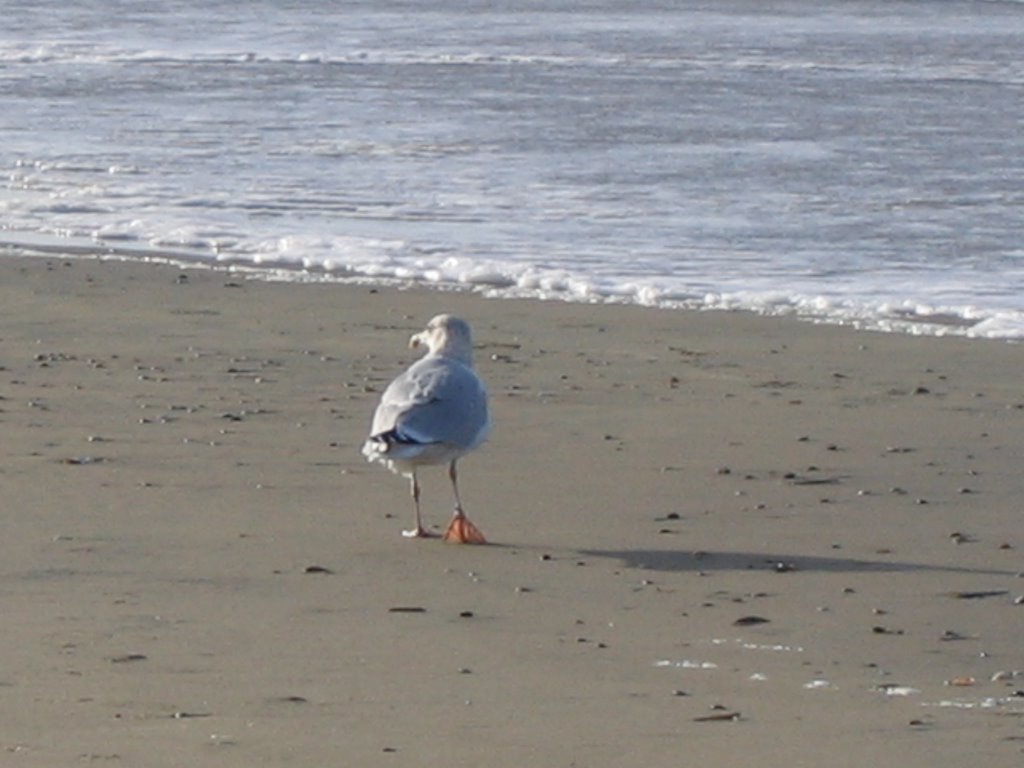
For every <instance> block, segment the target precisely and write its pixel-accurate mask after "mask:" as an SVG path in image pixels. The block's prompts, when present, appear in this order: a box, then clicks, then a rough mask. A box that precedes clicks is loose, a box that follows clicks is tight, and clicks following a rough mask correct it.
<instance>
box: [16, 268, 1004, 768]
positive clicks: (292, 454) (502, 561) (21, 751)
mask: <svg viewBox="0 0 1024 768" xmlns="http://www.w3.org/2000/svg"><path fill="white" fill-rule="evenodd" d="M442 311H448V312H453V313H456V314H459V315H461V316H463V317H465V318H466V319H467V320H469V321H470V323H471V324H472V326H473V329H474V333H475V342H476V360H477V369H478V371H479V373H480V375H481V376H482V377H483V378H484V380H485V381H486V382H487V385H488V387H489V391H490V396H491V411H492V418H493V422H494V428H493V433H492V437H491V439H490V441H489V442H488V443H487V444H486V445H485V446H484V447H483V448H482V449H481V450H480V451H478V452H477V453H475V454H473V455H471V456H469V457H466V458H465V459H464V460H463V461H462V462H461V464H460V469H461V474H460V484H461V488H462V491H463V497H464V501H465V504H466V510H467V512H468V513H469V515H470V517H471V518H472V519H473V520H474V522H476V523H477V524H478V525H479V526H480V528H481V529H482V530H483V531H484V532H485V533H486V535H487V536H488V538H489V540H490V541H491V542H492V544H491V545H489V546H483V547H474V546H458V545H446V544H444V543H443V542H440V541H437V540H422V541H419V540H406V539H403V538H402V536H401V533H400V532H401V530H402V529H403V528H405V527H408V526H409V524H410V522H411V514H412V513H411V502H410V500H409V497H408V489H407V485H406V483H405V481H404V480H403V479H402V478H400V477H397V476H394V475H391V474H390V473H388V472H386V471H384V470H383V469H381V468H380V467H378V466H373V465H369V464H367V463H366V462H365V461H364V459H363V457H362V456H361V455H360V452H359V447H360V445H361V444H362V441H363V439H364V437H365V434H366V430H367V427H368V424H369V419H370V415H371V413H372V411H373V408H374V406H375V404H376V401H377V399H378V398H379V395H380V392H381V390H382V389H383V387H384V386H386V384H387V382H388V381H389V380H390V379H391V378H392V377H393V376H394V375H396V374H397V373H398V372H400V371H401V370H402V369H403V368H404V366H406V365H407V364H408V363H409V362H411V361H412V360H413V359H414V356H415V353H414V352H412V351H410V350H409V349H408V348H407V346H406V344H407V340H408V338H409V336H410V334H412V333H414V332H416V331H419V330H420V329H421V328H422V327H423V325H424V324H425V322H426V321H427V320H428V319H429V318H430V317H431V316H433V315H435V314H437V313H439V312H442ZM1022 371H1024V346H1022V345H1020V344H1009V343H1005V342H994V341H974V340H964V339H958V338H933V337H932V338H916V337H911V336H899V335H885V334H875V333H866V332H858V331H855V330H852V329H849V328H840V327H832V326H817V325H814V324H810V323H805V322H798V321H796V320H793V319H785V318H781V319H780V318H764V317H757V316H754V315H749V314H738V313H727V312H703V313H698V312H682V311H665V310H652V309H644V308H639V307H625V306H590V305H573V304H563V303H554V302H551V303H542V302H536V301H513V300H501V301H498V300H487V299H483V298H481V297H479V296H475V295H472V294H466V293H446V292H439V291H428V290H423V289H416V290H399V289H397V288H370V287H368V286H340V285H331V284H309V285H299V284H291V283H267V282H260V281H255V280H249V279H246V276H245V275H244V274H236V273H231V272H216V271H207V270H201V269H187V270H186V269H181V268H177V267H171V266H159V265H151V264H131V263H120V262H99V261H84V260H82V261H79V260H70V259H63V258H59V257H50V258H41V257H37V258H28V259H19V258H12V257H4V258H0V429H2V434H3V441H2V447H0V489H2V495H0V512H2V515H3V520H4V535H3V537H2V538H0V605H2V609H3V622H2V624H0V765H3V766H8V765H10V766H48V767H52V766H63V765H83V764H99V765H125V766H129V765H130V766H182V765H204V766H205V765H209V766H238V767H239V768H241V767H242V766H246V767H250V766H327V765H338V766H390V765H395V766H448V767H449V768H457V767H459V766H490V767H491V768H497V767H500V766H510V767H511V766H515V767H516V768H519V767H521V766H524V765H536V766H566V767H568V766H579V767H583V766H587V767H588V768H604V767H606V766H648V767H649V768H658V767H660V766H680V765H694V766H732V767H733V768H742V767H744V766H759V767H763V766H776V765H779V766H830V768H838V767H842V766H850V767H851V768H853V767H855V766H856V767H858V768H859V767H861V766H869V765H876V766H900V767H901V768H918V767H920V768H926V767H927V768H933V767H934V766H938V765H944V766H963V765H981V766H985V767H986V768H1003V767H1004V766H1005V767H1006V768H1010V767H1011V766H1013V767H1014V768H1015V767H1016V766H1019V765H1020V764H1021V761H1022V759H1024V578H1022V574H1024V507H1022V504H1021V490H1022V485H1024V480H1022V475H1021V469H1020V464H1021V457H1022V456H1024V391H1022V378H1021V373H1022ZM422 483H423V494H424V495H423V505H424V513H425V516H426V519H427V522H428V523H430V524H431V525H433V526H443V524H444V523H445V522H446V521H447V518H448V516H449V514H450V510H451V501H450V496H449V488H448V483H447V478H446V477H445V475H444V472H443V471H441V470H435V471H432V472H430V471H425V472H424V473H423V475H422Z"/></svg>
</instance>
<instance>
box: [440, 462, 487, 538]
mask: <svg viewBox="0 0 1024 768" xmlns="http://www.w3.org/2000/svg"><path fill="white" fill-rule="evenodd" d="M448 479H449V480H451V481H452V492H453V493H454V494H455V513H454V514H453V515H452V520H451V522H450V523H448V530H446V531H445V532H444V540H445V541H450V542H452V543H455V544H486V543H487V539H485V538H484V535H483V534H482V533H481V532H480V529H479V528H477V527H476V526H475V525H473V523H471V522H470V521H469V518H468V517H466V513H465V512H463V511H462V499H460V498H459V478H458V472H457V470H456V469H455V461H454V460H453V461H452V463H451V464H449V465H448Z"/></svg>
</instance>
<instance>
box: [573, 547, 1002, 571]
mask: <svg viewBox="0 0 1024 768" xmlns="http://www.w3.org/2000/svg"><path fill="white" fill-rule="evenodd" d="M577 554H578V555H579V556H581V557H596V558H607V559H610V560H618V561H620V562H622V564H623V565H624V566H625V567H627V568H637V569H641V570H649V571H675V572H685V571H693V572H710V571H770V572H774V573H790V572H800V571H811V572H824V573H909V572H937V573H964V574H974V575H984V576H1013V575H1014V574H1015V572H1014V571H1004V570H994V569H982V568H964V567H960V566H952V565H948V566H947V565H932V564H925V563H908V562H901V561H897V560H862V559H858V558H850V557H816V556H812V555H790V554H770V553H766V552H693V551H679V550H672V549H621V550H602V549H596V550H578V551H577Z"/></svg>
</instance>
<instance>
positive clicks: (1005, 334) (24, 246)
mask: <svg viewBox="0 0 1024 768" xmlns="http://www.w3.org/2000/svg"><path fill="white" fill-rule="evenodd" d="M80 239H81V240H82V242H81V243H80V244H78V245H73V244H69V243H66V242H64V241H63V240H62V239H61V238H56V237H52V238H43V237H38V238H29V239H27V240H6V241H5V240H3V239H2V237H0V258H13V259H20V258H27V259H33V258H44V259H45V258H54V259H60V258H71V259H75V260H83V261H101V262H107V261H115V262H124V263H128V264H132V263H135V264H140V263H141V264H154V265H157V266H166V267H170V268H173V269H184V270H193V269H201V270H210V271H212V272H222V273H227V274H237V275H243V276H245V277H246V278H247V279H255V280H264V281H266V282H274V283H278V282H294V283H297V284H301V285H308V284H311V283H319V282H323V283H328V284H331V285H343V286H369V287H381V288H390V289H397V290H402V291H407V290H415V291H421V290H422V291H434V292H439V293H448V292H458V293H470V294H474V295H477V296H482V297H484V298H488V299H494V300H502V301H542V302H551V301H554V302H565V303H570V304H581V305H584V306H588V305H593V306H609V307H616V306H626V307H638V308H642V309H653V310H661V311H669V312H745V313H749V314H752V315H754V316H757V317H767V318H795V319H797V320H799V321H801V322H809V323H814V324H821V325H834V326H838V327H841V328H850V329H852V330H855V331H859V332H869V333H896V334H901V335H912V336H929V337H945V336H955V337H958V338H967V339H977V340H985V341H1002V342H1007V343H1020V342H1021V340H1022V336H1021V334H1020V333H1019V332H1018V331H1017V330H1016V329H1013V328H1012V327H1011V328H1008V329H1004V330H1003V331H1001V332H1000V331H999V330H998V328H997V330H995V331H991V330H990V331H986V332H984V333H979V332H978V330H977V329H979V328H982V327H984V326H986V325H992V324H993V323H994V324H996V325H997V326H998V323H999V319H1000V318H1001V317H1003V318H1004V319H1005V317H1004V316H1005V315H1006V313H1014V312H1016V311H1017V310H1011V309H1007V308H1003V309H999V310H995V309H989V310H988V311H989V312H990V313H991V314H990V316H988V317H985V318H983V319H978V317H975V316H972V315H973V313H975V312H976V308H974V307H965V308H961V309H963V311H964V312H965V314H964V315H958V314H957V313H956V311H954V310H952V309H949V308H945V307H938V308H935V307H924V306H914V307H911V306H909V305H904V306H902V307H888V308H886V309H885V310H884V314H882V315H877V314H872V312H871V311H868V310H865V309H864V308H863V307H860V308H857V307H856V306H847V307H845V308H844V309H842V310H841V311H840V310H836V309H835V308H833V313H832V314H828V312H827V311H825V310H822V309H821V308H816V309H814V310H808V309H807V308H806V306H804V307H803V308H801V305H800V304H799V303H795V304H794V303H789V304H784V305H782V306H783V308H782V309H779V308H778V307H776V308H775V309H774V310H767V309H763V308H762V309H758V308H756V307H754V306H746V305H742V304H738V303H735V301H734V300H732V299H728V300H726V299H724V298H723V297H722V296H720V295H719V296H718V297H717V299H716V303H710V304H709V303H708V302H709V298H708V297H705V299H704V300H703V301H700V300H698V299H696V298H689V299H672V298H661V299H658V300H656V301H653V302H640V301H638V300H635V299H620V298H617V297H616V296H614V295H598V294H595V295H594V297H593V298H591V299H589V300H587V299H585V298H583V297H581V296H574V295H573V294H572V292H571V291H569V290H567V289H564V288H562V289H552V290H549V291H547V294H548V295H541V293H542V291H541V289H539V288H538V289H529V288H517V289H514V291H513V292H512V293H509V292H508V291H510V290H513V289H512V283H511V282H509V283H500V284H499V283H494V284H492V283H488V282H487V281H486V280H481V281H478V282H477V281H470V282H455V281H438V282H432V281H430V280H426V279H423V278H401V277H388V276H386V275H366V274H361V273H358V272H348V271H344V270H338V271H334V270H331V269H328V268H327V267H324V266H316V265H313V266H307V265H301V264H289V263H283V262H282V263H275V262H267V263H265V264H260V263H255V262H252V261H248V260H246V259H244V258H240V257H239V258H230V259H229V258H224V259H223V260H221V257H215V256H213V255H211V254H200V253H189V252H186V251H175V250H173V249H168V248H162V247H157V246H138V247H129V246H123V245H117V244H112V243H108V244H105V245H98V244H96V243H95V242H92V241H88V240H86V239H85V238H80ZM802 301H803V302H804V304H810V305H814V304H815V303H816V300H811V301H810V302H808V301H807V300H806V299H803V300H802ZM829 303H831V302H829ZM843 304H844V302H842V301H840V302H839V304H838V306H840V307H842V306H843ZM865 312H867V314H865ZM842 313H846V314H845V315H844V314H842Z"/></svg>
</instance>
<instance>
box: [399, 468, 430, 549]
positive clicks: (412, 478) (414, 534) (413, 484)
mask: <svg viewBox="0 0 1024 768" xmlns="http://www.w3.org/2000/svg"><path fill="white" fill-rule="evenodd" d="M409 486H410V490H411V491H412V503H413V506H414V507H415V510H416V518H415V522H416V527H415V528H412V529H411V530H408V531H402V535H403V536H405V537H406V538H409V539H420V538H427V537H429V536H430V535H431V534H430V532H429V531H428V530H427V529H426V528H424V527H423V521H422V519H421V518H420V484H419V481H417V480H416V470H413V471H412V474H410V475H409Z"/></svg>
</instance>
